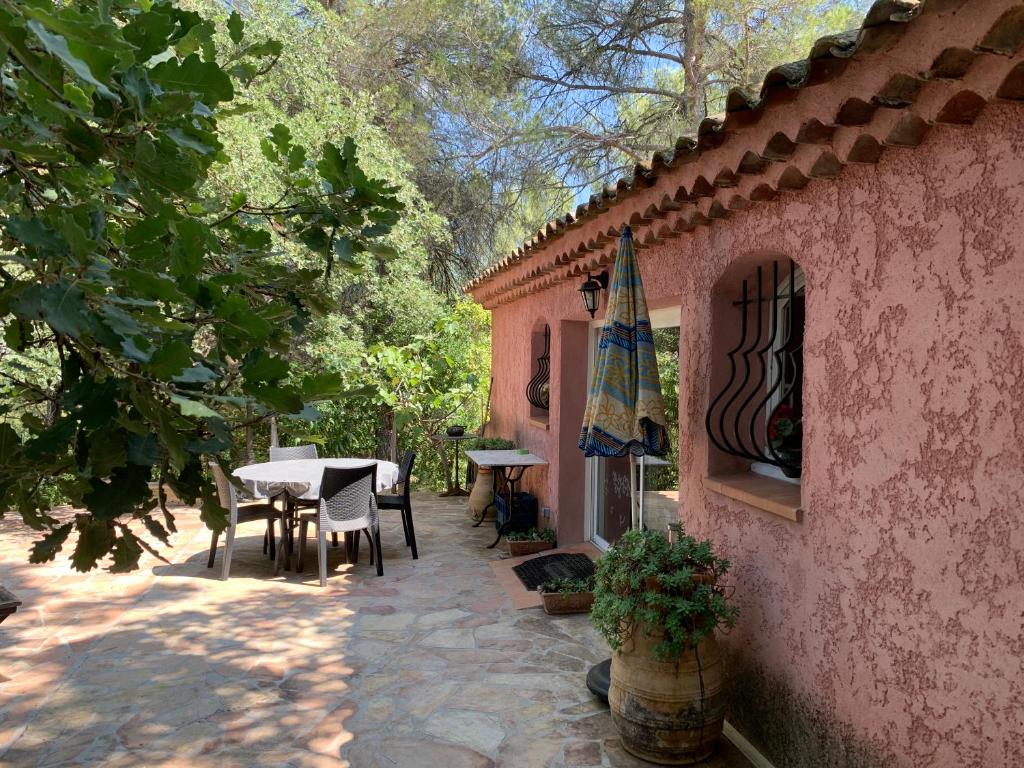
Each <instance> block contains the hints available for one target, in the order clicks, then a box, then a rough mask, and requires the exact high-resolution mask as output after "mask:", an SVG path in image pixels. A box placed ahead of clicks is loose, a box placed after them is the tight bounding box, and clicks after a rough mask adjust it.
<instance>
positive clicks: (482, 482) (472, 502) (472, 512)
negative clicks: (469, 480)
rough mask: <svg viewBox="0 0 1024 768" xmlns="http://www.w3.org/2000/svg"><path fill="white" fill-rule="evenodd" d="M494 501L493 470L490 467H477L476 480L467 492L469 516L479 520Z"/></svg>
mask: <svg viewBox="0 0 1024 768" xmlns="http://www.w3.org/2000/svg"><path fill="white" fill-rule="evenodd" d="M493 501H494V470H493V469H491V468H490V467H477V470H476V480H475V481H474V482H473V488H472V490H471V491H470V492H469V505H468V508H469V516H470V517H472V518H473V519H474V520H481V519H482V518H483V515H484V510H486V509H487V508H488V507H489V506H491V504H492V502H493Z"/></svg>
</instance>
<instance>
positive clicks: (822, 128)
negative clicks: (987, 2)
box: [466, 0, 1024, 303]
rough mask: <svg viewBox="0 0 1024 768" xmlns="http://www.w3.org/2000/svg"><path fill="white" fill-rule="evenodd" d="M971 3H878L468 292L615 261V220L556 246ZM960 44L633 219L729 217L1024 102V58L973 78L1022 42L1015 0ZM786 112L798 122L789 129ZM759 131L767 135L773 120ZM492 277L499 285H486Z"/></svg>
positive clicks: (686, 223)
mask: <svg viewBox="0 0 1024 768" xmlns="http://www.w3.org/2000/svg"><path fill="white" fill-rule="evenodd" d="M994 1H996V2H997V1H998V0H994ZM1006 1H1007V3H1009V0H1006ZM964 2H965V0H926V1H925V2H916V1H914V0H878V2H875V3H874V5H872V7H871V9H870V10H869V11H868V13H867V15H866V16H865V18H864V21H863V23H862V25H861V27H860V28H859V29H856V30H852V31H850V32H845V33H842V34H838V35H829V36H827V37H823V38H820V39H819V40H817V41H816V42H815V43H814V45H813V46H812V47H811V50H810V52H809V53H808V56H807V58H806V59H804V60H802V61H798V62H793V63H791V64H785V65H782V66H778V67H775V68H773V69H772V70H771V71H769V72H768V74H767V75H766V76H765V78H764V80H763V82H762V85H761V89H760V93H759V95H758V96H757V97H753V96H752V95H751V94H749V93H746V92H744V91H742V90H740V89H734V90H733V91H731V92H730V93H729V95H728V97H727V100H726V111H725V113H724V114H722V115H717V116H714V117H708V118H705V119H704V120H702V121H701V123H700V125H699V126H698V129H697V135H696V136H681V137H679V139H677V140H676V142H675V146H674V147H670V148H667V149H665V150H662V151H660V152H658V153H656V154H655V155H654V156H653V157H652V159H651V162H650V163H649V164H638V165H637V166H636V167H635V168H634V171H633V175H632V177H630V178H628V179H627V178H622V179H619V180H618V181H616V182H615V183H612V184H607V185H605V186H604V187H603V189H602V190H601V192H600V193H599V194H594V195H592V196H591V197H590V199H589V201H588V202H586V203H583V204H581V205H578V206H577V207H576V209H575V213H574V214H567V215H566V216H564V217H562V218H560V219H555V220H553V221H552V222H549V223H548V224H547V225H545V226H544V227H543V228H542V229H541V230H540V231H538V232H537V233H536V234H535V235H534V236H533V237H531V238H530V239H528V240H527V241H526V242H525V243H524V244H523V246H522V247H521V248H520V249H517V251H516V252H515V254H513V258H505V259H503V260H501V261H500V262H498V263H497V264H495V265H493V266H491V267H489V268H488V269H486V270H484V271H483V272H482V273H481V274H480V275H479V276H478V277H476V278H475V279H474V280H472V281H471V282H470V283H469V284H468V285H467V286H466V290H467V291H470V292H472V293H473V294H474V296H476V298H477V299H478V300H482V301H485V303H488V302H490V303H496V302H497V299H496V297H498V296H500V300H501V301H507V300H513V299H514V298H515V297H517V296H519V295H522V294H523V293H524V292H527V291H529V290H532V289H535V288H536V287H538V286H541V285H542V286H545V287H546V286H548V285H554V284H555V283H556V282H559V281H560V280H563V279H567V278H568V277H570V276H574V275H579V274H582V273H583V272H585V271H587V270H588V269H589V270H593V269H594V268H596V267H597V266H599V265H600V264H604V263H607V262H608V261H610V259H611V258H613V256H614V247H615V238H617V237H618V235H619V232H620V226H621V223H619V222H617V221H611V220H610V219H609V225H608V227H606V228H604V229H603V231H602V233H601V234H599V235H598V236H597V237H591V238H590V240H589V241H587V242H586V243H582V242H580V243H572V242H567V243H566V245H565V248H564V249H563V250H562V252H561V253H554V252H552V249H557V248H559V245H558V243H559V242H560V240H559V239H560V238H563V237H565V236H566V232H567V231H569V230H570V229H572V230H575V228H576V227H577V226H582V225H585V224H586V222H587V221H589V220H592V219H595V218H596V217H599V216H601V215H603V214H605V213H606V212H608V211H609V210H610V209H612V208H615V207H618V206H620V205H624V204H626V201H627V200H628V199H629V198H630V197H631V196H632V194H634V193H635V192H638V191H639V190H640V189H644V188H648V187H650V186H652V185H655V184H657V183H659V182H660V181H661V177H662V176H663V175H664V174H666V173H670V172H672V173H676V174H677V175H679V174H680V173H682V172H681V171H676V170H674V169H680V168H681V167H682V166H685V165H687V164H689V163H694V162H698V161H702V160H703V159H704V156H705V155H707V153H709V152H713V151H715V150H717V149H718V148H719V147H722V146H723V145H727V146H729V147H732V144H727V142H730V141H731V140H732V139H731V137H732V136H733V135H735V136H737V137H741V138H740V139H737V140H738V141H742V137H743V135H744V133H745V131H747V130H749V128H750V126H751V125H752V121H751V118H753V117H756V118H760V114H757V113H759V112H761V111H763V110H765V109H766V108H767V107H769V106H773V105H776V104H780V103H783V102H784V100H785V99H788V98H791V96H790V95H789V94H792V93H793V92H795V91H799V90H801V89H803V88H807V87H809V86H812V85H818V84H821V83H825V82H828V81H829V80H832V79H834V78H836V77H838V76H839V75H840V74H842V72H843V71H844V69H845V68H846V67H847V65H848V64H849V62H850V61H851V59H852V57H854V56H855V55H857V54H868V53H870V52H872V51H883V50H884V51H885V52H886V55H898V54H897V53H893V51H894V49H896V47H897V43H898V42H899V40H900V38H901V37H902V36H903V35H904V33H905V31H906V29H907V28H908V22H910V21H912V20H913V19H915V18H916V17H918V16H922V15H925V14H930V13H943V12H947V11H955V10H957V9H958V8H959V7H960V6H962V4H963V3H964ZM937 42H939V41H937ZM959 42H960V45H958V46H949V47H945V48H944V49H942V50H941V51H940V52H938V53H937V54H936V55H935V56H934V59H931V58H929V59H928V60H929V61H931V62H932V63H931V66H930V67H928V68H926V69H925V68H922V70H921V71H908V72H904V71H897V72H894V73H892V74H890V75H889V77H888V79H887V80H885V81H884V82H881V77H885V75H884V73H880V78H879V80H880V82H879V84H878V86H877V87H876V89H875V91H874V92H873V93H872V94H870V95H865V94H850V95H849V96H848V97H847V98H846V99H841V98H840V99H839V100H836V103H837V104H839V106H838V107H837V108H836V112H835V113H834V114H828V115H821V114H818V115H816V116H810V115H806V116H805V118H804V119H803V120H802V122H801V123H800V124H799V126H798V127H796V126H795V124H794V123H793V122H792V119H791V116H790V115H789V114H787V113H786V111H785V110H782V111H781V112H780V111H778V110H776V111H775V112H773V116H774V117H776V119H778V120H779V121H780V124H779V130H778V131H777V132H775V133H774V134H773V135H771V138H769V139H767V141H766V140H765V139H764V138H761V139H760V141H766V143H765V144H764V146H742V144H740V145H738V146H736V147H733V149H726V150H722V151H723V152H725V154H724V155H723V156H722V163H721V165H720V167H719V168H718V169H717V170H715V171H711V175H712V177H713V178H707V177H706V176H705V175H704V174H705V173H708V170H707V163H705V164H704V166H703V168H704V170H703V172H700V173H697V174H696V176H695V177H692V178H690V177H687V176H685V175H679V178H680V180H681V181H682V183H681V184H680V185H679V186H678V187H677V188H676V189H675V192H674V194H673V193H671V189H669V190H668V193H666V194H664V195H663V196H662V197H661V203H660V204H659V205H650V206H648V207H647V209H646V210H644V211H642V212H641V211H635V212H634V213H633V214H632V219H633V220H635V221H636V222H637V223H638V224H645V225H647V226H648V228H647V230H646V231H645V232H643V233H642V234H641V240H640V242H641V243H645V244H653V243H657V242H662V241H664V240H665V239H668V238H671V237H675V236H678V235H679V234H680V233H683V232H688V231H692V230H693V229H694V228H695V227H697V226H703V225H707V224H709V223H710V222H711V221H713V220H715V219H721V218H726V217H728V216H729V215H731V212H732V211H739V210H744V209H746V208H749V207H750V206H751V205H752V204H755V203H759V202H763V201H768V200H771V199H773V198H775V197H776V196H777V195H778V194H779V192H780V191H783V190H787V189H800V188H802V187H804V186H806V185H807V184H808V183H809V181H810V179H811V178H832V177H835V176H837V175H838V174H839V173H840V171H841V167H842V164H843V163H875V162H877V161H878V159H879V157H880V156H881V154H882V152H883V151H884V148H885V147H886V146H898V147H910V146H916V145H917V144H919V143H920V142H921V141H922V140H923V138H924V136H925V134H926V133H927V131H928V130H929V127H930V124H931V123H932V122H940V123H954V124H966V123H970V122H973V121H974V119H975V118H976V117H977V116H978V113H979V112H980V111H981V109H982V108H983V107H984V105H985V103H986V102H987V101H988V100H989V99H990V98H993V97H995V98H1001V99H1013V100H1024V64H1022V63H1015V62H1009V61H1006V60H1005V59H1003V61H1005V62H1006V63H1005V64H1002V65H1000V66H1001V67H1002V68H1003V69H1000V70H998V77H999V80H998V81H997V82H998V83H999V85H998V89H997V90H996V89H995V88H990V89H989V90H988V91H985V90H984V88H982V86H980V85H979V86H977V89H975V88H972V87H971V86H970V83H969V82H968V80H969V79H970V75H971V73H972V72H974V71H977V70H979V69H980V68H979V67H978V66H975V61H976V59H977V58H978V57H979V56H985V55H988V56H990V58H991V57H992V56H993V55H995V57H996V58H1001V57H1004V56H1010V55H1013V54H1014V53H1016V52H1017V51H1018V50H1020V48H1021V47H1022V45H1024V7H1022V6H1020V5H1017V6H1016V7H1014V8H1010V9H1008V10H1006V11H1005V12H1004V13H1002V14H1001V15H1000V16H999V17H998V18H997V20H996V21H995V23H993V24H992V25H991V26H990V28H989V29H988V31H987V33H985V34H984V35H982V36H981V38H980V41H978V42H977V43H975V44H971V45H970V47H967V46H965V45H964V42H963V41H959ZM925 53H927V52H925ZM1004 70H1005V71H1004ZM983 74H984V73H983ZM979 77H981V75H979ZM965 78H966V79H965ZM986 78H987V79H986V82H987V81H988V80H991V77H989V76H988V75H987V74H986ZM960 81H963V82H960ZM944 88H947V89H948V90H946V91H944V90H943V89H944ZM926 91H927V93H926ZM787 118H788V119H789V123H788V124H787V125H782V124H781V123H782V121H785V120H786V119H787ZM753 122H756V120H755V121H753ZM769 130H770V129H769ZM758 134H759V135H761V136H762V137H763V136H764V135H766V132H765V131H764V130H763V126H762V129H761V130H759V131H758ZM746 140H747V141H748V142H749V141H750V139H746ZM816 146H818V147H820V150H819V151H815V152H811V151H810V150H811V147H816ZM716 156H717V155H716ZM708 157H711V155H708ZM687 178H689V181H687ZM622 223H624V222H622ZM542 244H543V246H544V248H543V249H544V252H545V253H549V254H550V259H549V262H547V263H545V264H544V265H541V264H537V265H533V269H530V270H528V271H527V272H524V273H521V274H518V276H517V277H516V278H515V279H514V280H513V281H512V285H514V286H516V287H515V288H514V289H510V288H509V285H508V282H507V281H506V283H504V284H503V285H504V287H502V285H501V284H497V283H495V281H496V280H497V278H498V276H499V275H500V274H501V273H503V272H506V271H508V270H509V269H512V268H513V267H514V266H515V264H516V263H521V262H525V261H528V260H530V259H533V258H534V254H533V253H532V251H534V250H535V249H537V248H538V246H539V245H542ZM562 257H564V258H562ZM584 259H589V263H583V260H584ZM556 267H557V268H556ZM517 271H518V268H517ZM538 280H541V282H537V281H538ZM490 283H495V284H493V285H488V284H490ZM485 286H487V287H486V288H485Z"/></svg>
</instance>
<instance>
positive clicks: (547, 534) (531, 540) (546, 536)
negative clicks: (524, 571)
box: [505, 528, 555, 557]
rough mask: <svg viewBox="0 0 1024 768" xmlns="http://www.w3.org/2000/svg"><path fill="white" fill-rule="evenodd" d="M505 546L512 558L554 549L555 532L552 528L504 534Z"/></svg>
mask: <svg viewBox="0 0 1024 768" xmlns="http://www.w3.org/2000/svg"><path fill="white" fill-rule="evenodd" d="M505 545H506V546H507V547H508V553H509V554H510V555H511V556H512V557H522V556H523V555H532V554H535V553H537V552H543V551H544V550H546V549H554V546H555V531H554V529H553V528H531V529H530V530H528V531H509V532H508V533H506V534H505Z"/></svg>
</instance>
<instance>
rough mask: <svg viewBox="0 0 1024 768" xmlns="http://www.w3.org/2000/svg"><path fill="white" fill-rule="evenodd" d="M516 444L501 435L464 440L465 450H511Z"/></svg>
mask: <svg viewBox="0 0 1024 768" xmlns="http://www.w3.org/2000/svg"><path fill="white" fill-rule="evenodd" d="M515 447H516V444H515V443H513V442H512V441H511V440H506V439H504V438H502V437H478V438H477V439H476V440H467V441H466V450H467V451H511V450H512V449H513V448H515Z"/></svg>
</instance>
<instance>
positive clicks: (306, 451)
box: [270, 443, 320, 461]
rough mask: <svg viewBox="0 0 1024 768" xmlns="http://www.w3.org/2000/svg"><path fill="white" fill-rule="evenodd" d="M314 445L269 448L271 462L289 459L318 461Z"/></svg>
mask: <svg viewBox="0 0 1024 768" xmlns="http://www.w3.org/2000/svg"><path fill="white" fill-rule="evenodd" d="M318 458H320V456H319V454H318V453H317V452H316V445H315V444H313V443H310V444H309V445H289V446H284V447H278V446H273V445H272V446H270V460H271V461H288V460H290V459H318Z"/></svg>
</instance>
